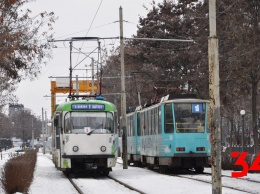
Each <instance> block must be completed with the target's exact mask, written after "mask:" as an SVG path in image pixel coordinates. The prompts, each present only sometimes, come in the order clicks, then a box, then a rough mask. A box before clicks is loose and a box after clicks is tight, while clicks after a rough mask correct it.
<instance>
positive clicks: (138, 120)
mask: <svg viewBox="0 0 260 194" xmlns="http://www.w3.org/2000/svg"><path fill="white" fill-rule="evenodd" d="M140 135H141V127H140V113H137V136H140Z"/></svg>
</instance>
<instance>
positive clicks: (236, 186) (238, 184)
mask: <svg viewBox="0 0 260 194" xmlns="http://www.w3.org/2000/svg"><path fill="white" fill-rule="evenodd" d="M191 172H192V171H191ZM203 175H204V176H203ZM205 175H206V176H205ZM170 176H175V177H180V178H185V179H190V180H196V181H199V182H204V183H208V184H210V185H211V184H212V180H211V176H212V175H211V173H206V172H205V173H203V174H195V173H194V174H189V175H187V174H186V175H179V174H170ZM228 179H233V180H234V179H235V181H228ZM227 182H228V184H226V183H227ZM232 183H233V184H232ZM259 183H260V181H257V180H252V179H239V178H233V177H231V176H227V175H222V188H228V189H232V190H235V191H241V192H245V193H251V194H259V193H260V192H256V191H255V190H254V189H252V190H250V189H248V187H247V188H244V187H243V185H248V184H251V187H250V188H257V187H258V185H259Z"/></svg>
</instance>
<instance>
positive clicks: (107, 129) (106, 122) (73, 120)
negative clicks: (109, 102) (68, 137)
mask: <svg viewBox="0 0 260 194" xmlns="http://www.w3.org/2000/svg"><path fill="white" fill-rule="evenodd" d="M64 132H65V133H72V134H73V133H74V134H88V133H90V132H91V134H107V133H113V132H114V124H113V114H112V113H106V112H94V113H93V112H68V113H67V114H66V115H65V125H64Z"/></svg>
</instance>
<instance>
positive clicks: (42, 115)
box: [42, 108, 45, 154]
mask: <svg viewBox="0 0 260 194" xmlns="http://www.w3.org/2000/svg"><path fill="white" fill-rule="evenodd" d="M42 137H43V154H45V143H44V142H45V135H44V111H43V108H42Z"/></svg>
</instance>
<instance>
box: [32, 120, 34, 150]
mask: <svg viewBox="0 0 260 194" xmlns="http://www.w3.org/2000/svg"><path fill="white" fill-rule="evenodd" d="M31 145H32V149H33V148H34V130H33V118H32V143H31Z"/></svg>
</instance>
